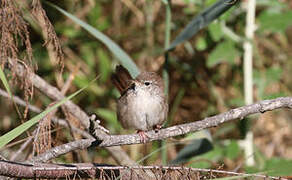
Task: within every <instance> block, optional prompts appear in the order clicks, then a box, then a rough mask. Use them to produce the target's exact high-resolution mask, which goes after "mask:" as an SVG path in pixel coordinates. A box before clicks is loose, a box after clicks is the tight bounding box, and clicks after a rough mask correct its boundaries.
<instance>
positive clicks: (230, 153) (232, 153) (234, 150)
mask: <svg viewBox="0 0 292 180" xmlns="http://www.w3.org/2000/svg"><path fill="white" fill-rule="evenodd" d="M239 152H240V148H239V146H238V144H237V142H236V141H234V140H233V141H231V142H230V144H229V145H228V146H227V147H226V156H227V157H228V158H230V159H232V160H233V159H235V158H237V157H238V155H239Z"/></svg>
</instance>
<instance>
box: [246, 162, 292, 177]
mask: <svg viewBox="0 0 292 180" xmlns="http://www.w3.org/2000/svg"><path fill="white" fill-rule="evenodd" d="M246 171H247V172H248V173H256V172H265V174H267V175H270V176H289V175H291V172H292V161H291V160H287V159H283V158H271V159H267V160H266V161H265V162H264V167H263V168H258V167H246Z"/></svg>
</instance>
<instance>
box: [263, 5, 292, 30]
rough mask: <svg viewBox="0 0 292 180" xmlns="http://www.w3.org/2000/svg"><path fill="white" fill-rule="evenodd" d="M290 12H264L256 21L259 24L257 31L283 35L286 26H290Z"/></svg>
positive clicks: (291, 15) (291, 17) (291, 12)
mask: <svg viewBox="0 0 292 180" xmlns="http://www.w3.org/2000/svg"><path fill="white" fill-rule="evenodd" d="M291 19H292V11H291V10H290V11H286V12H284V13H283V12H270V11H264V12H263V13H261V14H260V16H259V18H258V20H259V23H260V26H259V27H260V28H259V31H260V32H261V33H263V32H266V31H268V32H273V33H276V32H281V33H284V32H285V30H286V29H287V27H288V26H290V25H291V24H292V21H291Z"/></svg>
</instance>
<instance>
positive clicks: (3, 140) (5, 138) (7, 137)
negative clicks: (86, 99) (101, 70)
mask: <svg viewBox="0 0 292 180" xmlns="http://www.w3.org/2000/svg"><path fill="white" fill-rule="evenodd" d="M86 87H87V86H85V87H83V88H82V89H79V90H78V91H76V92H75V93H73V94H71V95H70V96H68V97H66V98H64V99H62V100H61V101H59V102H58V103H56V104H55V105H53V106H52V107H50V108H48V109H47V110H45V111H43V112H41V113H39V114H38V115H36V116H35V117H33V118H32V119H30V120H28V121H26V122H25V123H23V124H21V125H20V126H18V127H16V128H14V129H13V130H11V131H9V132H8V133H6V134H4V135H2V136H1V137H0V148H2V147H4V146H5V145H6V144H7V143H9V142H10V141H12V140H13V139H15V138H16V137H18V136H19V135H21V134H22V133H23V132H25V131H26V130H28V129H29V128H30V127H32V126H33V125H35V124H36V123H37V122H38V121H39V120H41V119H42V118H44V117H45V116H46V115H47V114H48V113H50V112H51V111H53V110H54V109H56V108H57V107H59V106H61V105H62V104H64V103H65V102H66V101H68V100H70V99H72V98H73V97H74V96H76V95H77V94H79V93H80V92H81V91H83V90H84V89H85V88H86Z"/></svg>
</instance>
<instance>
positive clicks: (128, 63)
mask: <svg viewBox="0 0 292 180" xmlns="http://www.w3.org/2000/svg"><path fill="white" fill-rule="evenodd" d="M46 3H47V4H50V3H48V2H46ZM50 6H52V7H54V8H55V9H57V10H58V11H60V12H61V13H62V14H64V15H65V16H67V17H68V18H70V19H71V20H73V21H74V22H75V23H77V24H78V25H80V26H81V27H83V28H84V29H85V30H87V31H88V32H89V33H90V34H91V35H93V36H94V37H95V38H97V39H98V40H100V41H101V42H102V43H104V44H105V45H106V46H107V48H108V49H109V50H110V51H111V52H112V53H113V54H114V55H115V57H116V58H117V59H118V60H119V61H120V63H121V64H122V65H124V66H125V67H126V68H127V69H128V70H129V72H130V74H131V75H132V76H133V77H136V76H137V75H138V74H139V72H140V71H139V69H138V68H137V66H136V65H135V64H134V62H133V60H132V59H131V57H130V56H129V55H128V54H127V53H125V52H124V51H123V50H122V49H121V48H120V47H119V46H118V45H117V44H116V43H115V42H114V41H112V40H111V39H110V38H109V37H108V36H106V35H104V34H103V33H102V32H100V31H99V30H97V29H95V28H94V27H92V26H91V25H89V24H87V23H85V22H84V21H82V20H80V19H78V18H77V17H76V16H74V15H72V14H70V13H68V12H67V11H64V10H63V9H61V8H59V7H58V6H55V5H53V4H50Z"/></svg>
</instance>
